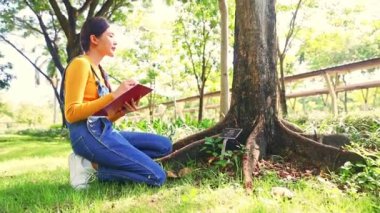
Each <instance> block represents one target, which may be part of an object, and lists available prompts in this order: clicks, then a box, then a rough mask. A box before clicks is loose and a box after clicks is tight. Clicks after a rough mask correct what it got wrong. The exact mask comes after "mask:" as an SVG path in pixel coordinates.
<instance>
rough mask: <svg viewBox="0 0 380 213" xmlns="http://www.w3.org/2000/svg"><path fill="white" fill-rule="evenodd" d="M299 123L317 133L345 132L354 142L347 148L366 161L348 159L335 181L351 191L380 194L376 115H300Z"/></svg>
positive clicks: (379, 124)
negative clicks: (349, 160) (338, 116)
mask: <svg viewBox="0 0 380 213" xmlns="http://www.w3.org/2000/svg"><path fill="white" fill-rule="evenodd" d="M295 122H296V123H297V124H299V125H301V126H303V127H304V128H306V129H307V130H308V132H313V130H314V129H315V130H316V131H317V132H318V133H321V134H324V133H343V134H345V135H347V136H348V137H349V138H350V140H351V141H352V144H351V145H350V146H349V147H346V148H347V149H350V150H351V151H354V152H357V153H359V154H360V155H361V156H363V157H364V159H365V162H363V163H357V164H352V163H350V162H347V163H346V164H345V165H344V166H343V167H342V168H341V169H340V171H339V173H338V174H336V175H334V174H332V177H333V180H334V181H335V182H337V183H338V184H340V185H341V186H342V187H344V188H346V189H347V190H348V191H351V192H354V193H356V192H363V191H364V192H367V193H372V194H374V195H376V196H380V190H379V189H380V155H379V152H378V150H379V149H380V120H379V117H377V116H374V115H361V116H360V115H348V116H344V117H340V118H336V119H334V118H331V117H330V118H317V119H313V118H308V119H307V118H306V117H304V118H299V119H297V120H295Z"/></svg>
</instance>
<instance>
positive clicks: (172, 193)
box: [0, 135, 380, 213]
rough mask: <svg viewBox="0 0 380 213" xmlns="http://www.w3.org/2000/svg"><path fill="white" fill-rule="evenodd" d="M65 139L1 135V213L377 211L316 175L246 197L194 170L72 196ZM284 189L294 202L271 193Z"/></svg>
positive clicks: (259, 183) (265, 186)
mask: <svg viewBox="0 0 380 213" xmlns="http://www.w3.org/2000/svg"><path fill="white" fill-rule="evenodd" d="M70 152H71V148H70V144H69V143H68V142H67V141H64V140H59V141H56V140H54V139H51V140H50V141H49V139H48V138H40V137H32V136H19V135H3V136H0V212H12V213H13V212H350V213H353V212H380V201H379V200H380V199H379V198H376V197H373V196H371V195H369V194H358V193H346V192H343V191H341V190H339V189H338V188H337V187H336V186H335V185H334V184H331V183H330V182H328V181H327V182H323V181H322V182H321V181H319V179H318V178H317V177H312V178H308V179H301V180H298V181H287V180H282V179H279V178H278V177H277V176H276V174H275V173H274V172H271V171H267V172H266V175H264V176H263V177H261V178H258V179H255V181H254V191H253V193H252V195H247V194H246V193H245V191H244V188H243V187H242V184H241V180H240V178H231V177H228V176H226V175H224V174H222V173H219V172H215V171H214V170H212V169H208V168H196V169H194V172H192V173H191V174H189V175H188V176H185V177H183V178H180V179H171V180H168V182H167V183H166V184H165V185H164V186H163V187H161V188H156V187H149V186H146V185H143V184H133V183H126V184H110V183H108V184H104V183H98V182H96V181H95V182H93V183H92V184H91V188H90V189H88V190H84V191H74V190H73V189H72V188H71V187H70V185H69V182H68V176H69V173H68V167H67V156H68V154H69V153H70ZM276 186H283V187H287V188H289V189H290V190H292V191H293V192H294V193H295V196H294V197H293V198H292V199H287V198H283V197H276V196H273V195H272V194H271V189H272V187H276Z"/></svg>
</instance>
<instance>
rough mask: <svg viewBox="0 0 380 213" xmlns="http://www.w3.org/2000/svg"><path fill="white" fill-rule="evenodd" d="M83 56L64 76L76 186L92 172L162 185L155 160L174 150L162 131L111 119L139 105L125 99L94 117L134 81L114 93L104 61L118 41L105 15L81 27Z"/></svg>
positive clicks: (72, 177)
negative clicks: (120, 127)
mask: <svg viewBox="0 0 380 213" xmlns="http://www.w3.org/2000/svg"><path fill="white" fill-rule="evenodd" d="M80 42H81V47H82V50H83V55H80V56H78V57H76V58H74V59H73V60H72V61H71V62H70V63H69V65H68V67H67V69H66V71H65V75H64V80H63V82H64V87H62V88H64V91H63V94H64V100H65V117H66V120H67V123H68V128H69V131H70V140H71V145H72V148H73V151H74V153H72V154H70V156H69V170H70V183H71V185H72V186H73V187H74V188H75V189H83V188H87V187H88V182H89V179H90V177H92V176H94V175H96V176H97V177H98V179H99V180H100V181H135V182H144V183H147V184H149V185H153V186H161V185H162V184H163V183H164V182H165V180H166V174H165V171H164V170H163V169H162V168H161V166H160V165H159V164H157V163H156V162H155V161H153V160H152V158H158V157H162V156H165V155H167V154H168V153H170V152H171V150H172V143H171V141H170V140H169V139H168V138H166V137H163V136H160V135H155V134H150V133H141V132H126V131H117V130H115V129H113V127H112V123H113V122H114V121H116V120H117V119H119V118H120V117H122V116H124V115H125V114H126V113H128V112H132V111H135V110H136V109H137V105H138V103H137V102H132V103H130V104H128V103H125V106H124V107H121V108H120V109H119V110H117V112H114V113H113V114H111V115H109V116H107V117H106V116H92V115H93V114H94V113H96V112H98V111H99V110H100V109H102V108H103V107H104V106H106V105H107V104H109V103H110V102H112V101H113V100H114V99H115V97H118V96H119V95H120V94H121V93H122V92H123V91H126V90H128V89H130V88H131V87H133V86H134V85H135V84H136V83H137V82H136V81H135V80H126V81H124V82H122V83H121V84H120V86H119V87H118V88H117V89H116V90H115V91H113V92H111V87H110V84H109V82H108V77H107V73H106V72H105V71H104V70H103V69H102V67H101V66H100V62H101V61H102V59H103V58H104V57H105V56H110V57H113V56H114V52H115V49H116V45H117V43H116V41H115V39H114V32H113V30H112V27H110V25H109V24H108V22H107V20H106V19H104V18H102V17H93V18H90V19H89V20H87V21H86V22H85V23H84V25H83V27H82V29H81V32H80Z"/></svg>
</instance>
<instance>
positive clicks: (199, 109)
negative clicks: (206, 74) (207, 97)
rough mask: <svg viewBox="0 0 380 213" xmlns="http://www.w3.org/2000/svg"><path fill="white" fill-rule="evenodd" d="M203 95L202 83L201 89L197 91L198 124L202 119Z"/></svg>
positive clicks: (203, 87) (203, 86) (203, 85)
mask: <svg viewBox="0 0 380 213" xmlns="http://www.w3.org/2000/svg"><path fill="white" fill-rule="evenodd" d="M204 93H205V84H204V83H202V85H201V88H200V90H199V108H198V123H200V122H201V121H202V118H203V105H204V104H203V102H204Z"/></svg>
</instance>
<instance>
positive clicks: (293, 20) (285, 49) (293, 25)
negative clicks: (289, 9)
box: [282, 0, 302, 54]
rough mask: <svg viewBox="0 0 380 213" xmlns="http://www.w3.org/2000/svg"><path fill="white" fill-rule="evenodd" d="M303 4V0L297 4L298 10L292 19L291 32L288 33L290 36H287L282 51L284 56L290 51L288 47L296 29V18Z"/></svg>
mask: <svg viewBox="0 0 380 213" xmlns="http://www.w3.org/2000/svg"><path fill="white" fill-rule="evenodd" d="M301 3H302V0H299V1H298V3H297V7H296V10H295V11H294V13H293V16H292V19H291V20H290V23H289V31H288V34H287V35H286V40H285V45H284V49H283V51H282V54H285V53H286V51H287V50H288V46H289V44H290V43H289V42H290V38H291V37H292V35H293V33H294V28H295V24H296V18H297V14H298V11H299V9H300V7H301Z"/></svg>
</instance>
